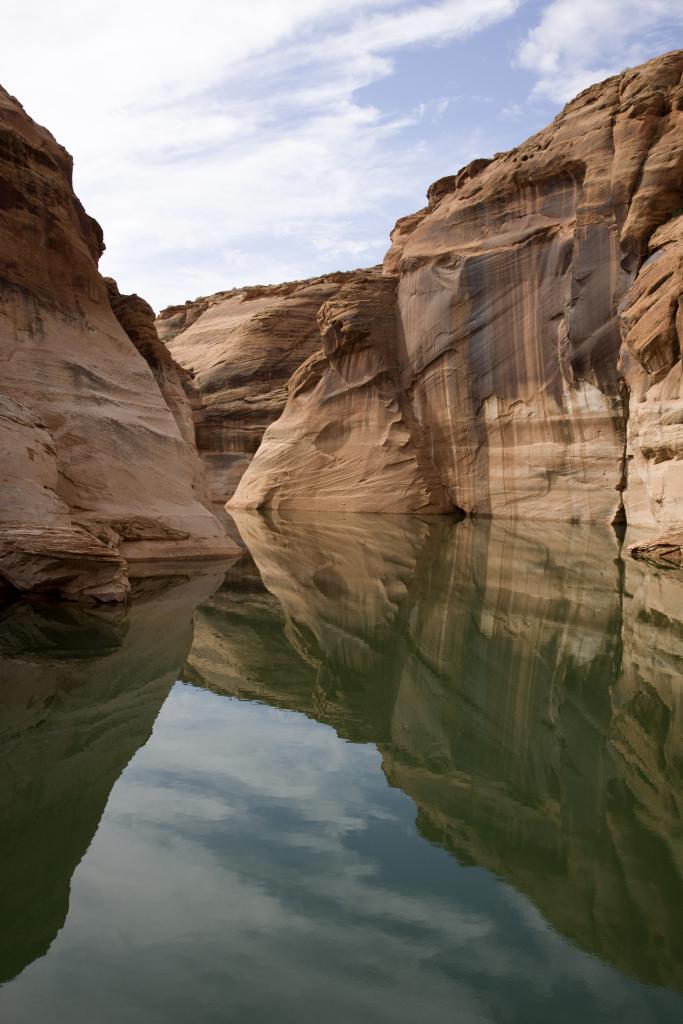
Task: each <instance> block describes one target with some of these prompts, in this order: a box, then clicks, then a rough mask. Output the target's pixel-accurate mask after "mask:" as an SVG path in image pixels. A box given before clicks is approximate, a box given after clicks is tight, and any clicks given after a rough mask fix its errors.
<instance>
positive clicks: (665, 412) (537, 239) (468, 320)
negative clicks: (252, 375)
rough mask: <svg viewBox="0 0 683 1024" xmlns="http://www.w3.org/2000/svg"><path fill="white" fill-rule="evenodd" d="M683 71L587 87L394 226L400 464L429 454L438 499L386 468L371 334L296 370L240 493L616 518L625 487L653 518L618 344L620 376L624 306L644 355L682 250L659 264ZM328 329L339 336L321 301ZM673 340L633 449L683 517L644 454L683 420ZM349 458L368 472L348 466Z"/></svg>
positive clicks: (678, 202) (672, 67)
mask: <svg viewBox="0 0 683 1024" xmlns="http://www.w3.org/2000/svg"><path fill="white" fill-rule="evenodd" d="M682 73H683V52H681V51H678V52H674V53H670V54H666V55H664V56H662V57H660V58H657V59H656V60H653V61H650V62H648V63H647V64H644V65H642V66H641V67H639V68H636V69H632V70H629V71H625V72H624V73H623V74H621V75H616V76H614V77H613V78H610V79H608V80H606V81H605V82H602V83H600V84H598V85H595V86H592V87H591V88H589V89H587V90H585V91H584V92H583V93H581V94H580V95H579V96H578V97H577V98H576V99H575V100H574V101H573V102H571V103H569V104H568V105H567V106H566V107H565V109H564V110H563V111H562V112H561V113H560V114H559V115H558V116H557V117H556V118H555V120H554V121H553V123H552V124H551V125H549V126H548V127H547V128H546V129H544V130H543V131H541V132H539V133H538V134H537V135H535V136H533V137H532V138H531V139H529V140H528V141H527V142H525V143H523V144H522V145H521V146H519V147H518V148H517V149H515V150H512V151H510V152H509V153H502V154H497V155H496V156H495V157H494V158H493V159H492V160H479V161H474V162H473V163H472V164H470V165H468V166H467V167H466V168H463V169H462V171H460V172H459V173H458V174H454V175H450V176H447V177H445V178H442V179H440V180H439V181H438V182H436V183H435V184H434V185H433V186H432V187H431V188H430V190H429V193H428V206H427V207H426V208H425V209H423V210H420V211H418V212H417V213H416V214H413V215H411V216H409V217H404V218H402V219H401V220H400V221H399V222H398V223H397V225H396V228H395V229H394V231H393V232H392V236H391V237H392V245H391V248H390V250H389V253H388V254H387V258H386V261H385V268H384V269H385V274H386V276H387V277H388V278H389V279H390V280H395V281H396V310H395V313H394V314H393V316H394V321H393V332H392V335H393V336H392V339H391V346H389V347H390V348H391V359H392V365H393V373H392V388H393V395H394V401H395V402H396V404H397V406H400V409H401V415H402V417H404V419H405V421H406V423H407V422H408V421H410V425H409V427H408V431H407V432H408V434H409V435H410V440H409V441H407V442H406V444H405V447H404V449H403V452H404V456H405V458H406V462H407V461H408V453H409V452H413V453H414V457H415V459H416V460H417V458H418V455H417V453H418V452H419V462H420V467H421V475H422V477H423V479H424V481H425V486H426V491H427V492H428V494H429V499H428V500H425V501H424V503H423V504H422V505H421V506H419V502H418V501H416V490H415V487H413V486H407V487H404V486H402V485H400V486H399V487H395V486H394V482H393V480H390V478H391V477H393V476H394V475H395V474H396V472H397V466H396V462H395V461H394V460H392V459H391V458H387V456H388V454H389V453H388V451H387V447H386V445H385V443H384V440H385V438H384V433H383V431H384V428H385V425H386V420H385V419H384V418H383V417H382V416H377V415H376V412H377V406H376V404H374V403H372V402H369V401H368V393H369V387H368V385H367V383H366V382H365V381H364V377H363V374H364V373H366V374H367V373H368V372H369V373H371V374H372V373H376V372H377V368H378V366H380V365H382V359H383V357H384V350H382V349H381V346H382V345H385V349H386V343H385V342H384V341H383V342H381V343H374V342H373V343H371V344H378V351H377V352H376V353H375V357H374V361H373V359H372V358H371V356H370V354H369V352H368V348H369V347H370V346H369V344H368V337H369V336H370V334H371V333H372V332H371V329H370V327H369V326H368V331H366V332H365V333H364V334H363V336H362V337H361V336H360V335H359V334H356V335H355V337H354V335H353V334H352V332H350V333H349V336H348V344H347V345H346V346H345V348H344V356H343V358H342V357H341V356H337V357H335V358H330V356H329V354H328V353H329V351H330V346H329V344H328V343H327V342H326V341H325V340H323V345H322V351H319V352H318V354H317V355H315V356H312V357H311V358H310V360H309V362H308V363H307V364H306V365H305V367H304V368H302V369H301V371H300V372H299V373H297V375H295V377H294V378H293V379H292V382H291V386H290V390H289V397H288V402H287V406H286V408H285V410H284V412H283V414H282V417H281V419H280V420H279V421H278V422H277V423H276V424H275V425H274V426H273V427H271V428H270V429H269V430H268V431H267V432H266V434H265V436H264V439H263V442H262V448H261V450H260V452H259V454H258V455H257V457H256V459H255V460H254V462H253V463H252V464H251V466H250V468H249V470H248V471H247V473H246V474H245V476H244V477H243V479H242V481H241V483H240V486H239V488H238V490H237V493H236V495H235V498H234V499H233V504H234V505H237V506H244V505H249V506H251V505H263V506H269V505H270V506H277V505H279V506H281V507H291V508H295V507H305V506H307V505H308V506H309V507H318V508H328V509H368V510H373V509H374V510H386V509H387V508H388V507H391V508H392V510H394V511H395V510H402V511H413V510H414V509H415V508H416V507H422V508H423V510H425V511H439V510H442V509H443V508H444V507H450V508H456V507H457V508H460V509H463V510H464V511H465V512H467V513H471V514H476V515H486V516H491V515H495V516H504V517H507V518H525V519H539V520H567V519H571V520H580V521H595V522H604V523H611V522H613V521H620V520H622V519H623V517H624V508H623V501H622V493H623V492H624V489H625V488H626V487H627V485H628V491H627V502H628V504H629V506H630V509H631V511H633V510H638V513H637V515H636V516H635V519H636V520H640V519H642V518H647V516H643V515H641V512H640V509H642V508H643V507H644V504H645V503H646V502H645V499H644V498H643V497H642V496H641V495H639V493H638V490H639V489H638V486H637V485H636V481H635V478H634V477H633V476H632V473H633V470H634V469H636V468H638V466H637V465H629V466H627V459H626V454H627V453H626V422H627V415H628V409H629V403H628V392H629V389H631V388H632V387H635V386H640V385H638V384H637V382H636V381H635V380H634V376H637V374H636V372H635V371H632V370H631V369H629V368H628V367H626V361H625V357H624V355H623V352H622V360H621V364H622V368H623V371H620V369H619V366H618V364H619V351H620V345H621V334H620V323H619V314H618V307H619V303H620V301H622V300H623V301H622V307H621V332H622V333H625V335H626V336H627V337H625V340H624V347H625V348H627V349H629V351H630V349H631V348H633V350H634V352H636V351H637V350H638V349H639V348H640V347H642V344H643V343H641V341H640V340H638V338H639V337H640V334H643V336H645V335H648V336H649V334H652V331H653V330H654V328H652V326H651V325H650V326H648V321H647V318H646V320H644V321H643V324H642V325H641V326H638V323H637V321H638V319H639V316H640V313H641V308H642V307H644V306H646V305H647V303H648V302H652V296H651V295H650V292H651V288H652V286H653V274H654V271H653V270H652V269H651V266H652V265H651V264H650V263H645V265H644V266H643V273H644V274H645V277H644V278H643V280H642V283H640V284H639V281H640V278H639V277H637V275H638V271H639V270H640V268H641V264H642V263H643V260H644V259H645V257H646V256H647V251H648V245H649V244H652V245H654V246H656V247H659V250H663V249H666V250H667V252H668V251H669V250H671V252H670V253H669V255H666V254H664V255H662V256H661V258H660V259H661V260H669V261H672V260H674V259H677V258H678V257H676V256H675V251H677V248H676V247H677V244H678V243H677V242H676V241H675V240H673V239H671V237H670V233H669V235H666V234H663V233H662V229H661V225H662V224H664V223H665V222H666V221H667V220H669V219H670V218H671V216H672V215H673V214H674V213H675V212H676V210H678V209H679V208H681V207H683V109H682V108H683V101H682V96H683V87H682V86H681V75H682ZM657 229H660V231H659V232H658V231H657ZM659 250H658V251H659ZM674 250H675V251H674ZM661 265H662V266H663V265H664V264H663V263H662V264H661ZM634 281H635V282H636V283H635V284H634ZM668 281H669V283H668V284H667V283H666V281H665V280H662V281H661V282H660V284H659V285H658V287H660V288H661V289H663V291H662V295H663V296H664V297H663V298H662V299H661V301H660V300H658V304H657V306H656V308H654V309H653V311H652V317H653V318H654V320H655V321H656V323H657V324H659V323H660V318H661V317H664V319H666V317H669V313H670V310H671V308H672V307H671V302H673V301H674V293H676V294H677V290H678V291H679V290H680V289H679V288H678V285H677V284H676V283H675V282H674V281H672V280H671V279H668ZM348 288H353V292H352V294H350V293H349V292H348V291H347V290H346V289H344V290H343V291H342V292H340V293H339V296H338V297H337V298H338V300H339V301H341V300H342V297H343V296H348V299H349V313H348V315H349V317H350V318H351V319H353V318H354V317H356V316H357V313H356V312H355V310H360V309H362V308H363V307H364V306H365V308H367V309H370V308H371V307H372V305H373V301H374V300H373V293H374V292H375V291H376V289H377V285H376V283H375V281H374V279H373V278H372V276H368V277H367V278H366V281H365V283H363V282H362V281H361V280H360V279H358V280H357V281H356V283H355V284H353V285H349V286H348ZM629 289H631V290H630V291H629ZM363 291H366V292H367V296H364V295H363V294H362V293H363ZM627 292H628V295H627ZM388 295H389V289H387V296H388ZM639 296H640V298H639ZM335 301H337V299H335ZM351 307H353V309H352V308H351ZM344 315H345V314H341V316H340V320H341V321H342V322H343V320H344ZM391 318H392V313H391V312H390V310H389V308H388V305H387V304H384V303H383V304H381V312H380V314H379V320H378V323H377V329H378V335H380V336H382V337H384V336H385V334H386V333H388V332H389V328H388V324H389V322H390V321H391ZM662 323H663V321H662ZM321 326H322V330H323V332H325V331H328V332H329V329H330V325H329V324H328V322H327V319H326V316H325V314H324V311H321ZM658 330H659V328H657V329H656V330H655V331H654V333H655V334H657V331H658ZM667 330H668V328H667ZM383 332H384V333H383ZM664 333H666V330H665V331H664ZM674 333H675V332H674ZM653 337H654V336H653ZM667 337H668V339H669V340H668V341H665V339H664V338H663V337H662V339H660V341H661V345H660V348H661V349H662V352H663V351H664V349H666V350H667V353H668V354H667V355H665V356H663V357H662V358H665V359H668V360H669V363H667V364H666V365H667V366H668V371H667V372H669V373H670V374H671V376H670V377H669V378H668V379H667V381H666V382H662V383H661V384H660V383H659V378H657V389H656V390H654V391H652V392H651V393H650V395H649V398H648V401H647V403H646V407H644V408H643V409H642V410H641V412H640V413H638V414H637V415H638V416H639V417H640V418H641V419H643V424H642V426H641V425H636V426H634V428H633V429H632V430H631V432H630V437H629V455H633V456H634V458H633V460H632V459H629V460H628V461H629V463H630V462H632V461H634V462H635V463H637V460H638V459H641V461H642V460H645V461H646V462H647V463H648V465H647V472H646V471H645V468H644V463H643V464H641V465H640V468H639V472H640V473H641V475H643V474H645V475H649V476H650V477H652V478H653V479H652V480H651V481H650V482H649V483H647V484H645V491H646V492H647V489H648V487H649V488H650V491H651V492H652V493H651V495H650V497H648V498H647V501H648V502H649V503H650V504H652V502H653V501H655V502H656V501H657V500H658V497H661V495H659V494H657V491H658V489H659V490H660V491H661V490H662V488H663V489H664V490H665V491H666V492H667V493H666V495H665V496H664V498H663V505H664V506H668V511H667V512H665V513H664V518H663V519H662V517H661V516H660V517H659V518H658V519H657V521H662V522H671V521H673V520H676V519H680V518H681V513H680V493H679V492H680V487H679V484H678V482H677V481H678V466H676V467H674V466H673V461H672V460H673V458H674V456H673V455H667V459H668V465H666V466H665V465H663V463H661V464H660V463H657V465H659V466H660V468H659V469H656V468H655V469H653V465H654V461H655V460H654V459H653V457H652V456H651V455H650V454H648V453H649V452H650V448H651V442H652V438H656V444H655V447H656V449H657V453H658V454H657V457H659V456H662V455H663V454H664V453H663V451H662V448H661V438H662V436H663V434H666V435H667V438H669V436H673V435H674V434H676V431H677V430H678V427H679V424H678V423H675V422H674V421H673V420H670V416H672V415H674V416H677V413H676V412H675V410H673V411H672V406H671V405H667V407H666V409H665V408H664V405H663V404H662V403H663V402H665V401H666V402H668V403H674V405H675V402H676V401H678V391H677V390H676V394H675V396H674V390H675V389H677V388H679V387H680V369H676V367H675V366H674V365H673V363H675V362H676V361H677V359H678V356H676V355H675V352H676V351H678V350H677V349H676V344H677V343H676V341H675V338H674V335H673V334H672V332H671V330H668V335H667ZM653 343H654V342H653ZM649 344H650V343H649V342H648V345H649ZM657 344H659V342H657ZM354 346H355V347H354ZM667 346H668V347H667ZM646 347H647V345H646ZM650 347H651V346H650ZM655 347H657V345H655ZM356 349H357V351H356ZM633 358H636V360H637V358H638V357H637V356H634V357H633ZM643 358H645V359H652V358H654V356H652V355H651V354H650V355H648V354H645V355H643ZM672 360H673V363H672V362H671V361H672ZM371 364H372V368H371V369H369V370H368V367H370V365H371ZM670 364H671V365H670ZM662 365H663V364H662ZM657 367H659V364H657ZM657 367H655V370H656V372H657V373H660V372H661V367H659V368H657ZM622 372H623V376H622ZM643 372H645V370H644V369H643ZM648 372H649V371H648ZM624 377H625V380H624ZM342 380H343V383H342ZM650 383H653V382H652V381H651V382H650ZM340 386H341V387H343V388H344V389H345V397H344V399H343V400H342V399H341V395H340V390H339V389H340ZM399 396H400V397H399ZM380 401H384V403H385V407H386V401H385V399H384V397H382V398H381V399H380ZM316 406H317V409H316ZM316 428H317V429H319V430H321V431H323V430H324V433H323V435H322V436H323V438H324V437H325V436H328V437H329V438H333V437H334V438H335V442H334V443H335V444H339V448H338V449H337V450H335V451H332V450H330V451H328V452H327V453H326V454H327V456H328V458H327V461H325V459H324V458H323V457H322V456H321V455H319V454H318V453H317V452H316V451H315V436H316ZM641 433H642V434H643V443H641V441H638V439H637V438H638V437H640V435H641ZM676 436H677V435H676ZM667 443H668V441H667ZM636 448H637V449H638V454H637V455H634V453H635V452H636ZM345 451H346V452H348V454H349V459H348V461H349V462H351V461H354V462H355V473H351V474H349V473H348V470H347V467H346V465H345V460H344V453H345ZM653 451H654V449H653ZM667 451H668V448H667ZM340 452H341V455H340V454H339V453H340ZM361 452H363V453H364V456H365V458H364V459H363V460H361V462H362V464H359V453H361ZM335 460H336V461H337V464H336V465H335ZM678 465H679V466H680V465H683V462H679V464H678ZM627 475H628V480H627ZM660 477H661V478H662V479H659V478H660ZM664 478H666V483H664V482H663V480H664ZM435 479H438V480H440V483H441V486H440V488H438V490H440V495H439V497H436V489H435V488H434V487H433V485H432V481H433V480H435ZM382 481H384V483H383V482H382ZM389 492H391V493H393V495H394V503H393V504H392V505H391V506H389V505H387V500H386V496H387V494H388V493H389ZM311 502H313V505H311ZM649 515H651V514H650V513H649Z"/></svg>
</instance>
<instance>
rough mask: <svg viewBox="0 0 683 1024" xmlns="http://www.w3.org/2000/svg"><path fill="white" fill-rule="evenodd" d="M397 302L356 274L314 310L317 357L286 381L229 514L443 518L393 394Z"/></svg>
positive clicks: (444, 501)
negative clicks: (268, 509) (282, 401)
mask: <svg viewBox="0 0 683 1024" xmlns="http://www.w3.org/2000/svg"><path fill="white" fill-rule="evenodd" d="M395 293H396V282H395V280H394V279H393V278H391V277H381V276H379V275H377V274H367V275H360V274H358V275H356V276H355V277H354V279H353V281H351V282H349V283H347V284H344V285H343V286H342V287H341V288H340V290H339V291H338V292H337V294H336V295H335V296H334V297H333V298H331V299H328V301H327V302H326V303H325V305H324V306H323V307H322V308H321V310H320V312H319V314H318V324H319V327H320V332H321V335H322V351H320V352H316V353H315V354H314V355H312V356H310V357H309V359H307V361H306V362H305V363H304V364H303V366H301V367H300V368H299V370H297V372H296V373H295V374H294V376H293V377H292V379H291V380H290V382H289V385H288V401H287V405H286V407H285V410H284V412H283V414H282V416H281V417H280V419H279V420H277V422H276V423H274V424H273V425H272V426H271V427H269V428H268V430H267V432H266V434H265V436H264V438H263V441H262V443H261V447H260V448H259V450H258V452H257V454H256V457H255V459H254V461H253V463H252V464H251V465H250V467H249V471H248V473H247V475H246V477H245V479H244V480H243V481H242V483H241V485H240V487H239V489H238V491H237V494H236V495H235V496H234V498H232V500H231V501H230V502H229V507H231V508H233V507H238V508H239V507H241V508H261V507H262V506H264V505H268V506H272V507H274V508H308V509H329V508H334V509H338V510H340V511H345V512H364V511H368V512H445V511H447V510H448V509H449V507H450V503H449V501H448V497H447V495H446V494H445V492H444V490H443V487H442V485H441V481H440V479H439V476H438V474H437V473H436V471H435V468H434V464H433V462H432V460H431V457H430V453H429V451H428V450H427V445H426V439H425V436H424V433H423V431H422V428H421V426H420V425H419V423H418V422H417V419H416V417H415V414H414V411H413V407H412V405H411V403H410V401H409V399H408V397H407V395H406V393H405V391H404V390H403V388H402V387H401V384H400V380H399V372H400V371H399V354H398V351H397V343H396V336H397V328H398V323H397V317H396V307H395Z"/></svg>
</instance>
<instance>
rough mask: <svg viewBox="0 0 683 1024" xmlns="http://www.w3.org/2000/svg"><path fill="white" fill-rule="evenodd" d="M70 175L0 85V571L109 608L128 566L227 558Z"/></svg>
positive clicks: (153, 354)
mask: <svg viewBox="0 0 683 1024" xmlns="http://www.w3.org/2000/svg"><path fill="white" fill-rule="evenodd" d="M71 172H72V163H71V157H70V156H69V155H68V153H66V151H65V150H64V149H63V148H62V147H61V146H60V145H58V143H57V142H56V141H55V140H54V138H53V137H52V136H51V135H50V133H49V132H48V131H47V130H46V129H44V128H41V127H40V126H38V125H37V124H35V123H34V122H33V121H32V120H31V119H30V118H29V117H28V115H27V114H26V113H25V111H24V110H23V108H22V107H21V106H20V104H19V103H18V102H17V101H16V100H15V99H14V98H13V97H11V96H10V95H9V94H8V93H7V92H5V91H4V90H1V89H0V357H1V358H2V364H3V376H2V381H1V382H0V451H1V452H2V453H3V458H2V463H1V464H0V487H1V497H0V577H2V578H3V579H5V580H8V581H9V583H10V584H12V586H14V587H15V588H16V589H18V590H20V591H40V592H50V593H56V594H59V595H61V596H63V597H68V598H78V599H88V600H99V601H116V600H122V599H124V598H125V597H126V594H127V592H128V589H129V587H128V579H127V577H128V570H127V567H128V564H129V563H134V562H143V561H157V560H159V559H166V560H168V559H171V560H176V559H179V558H180V559H181V558H198V557H200V558H205V557H226V556H231V555H233V554H234V553H235V549H234V546H233V545H232V543H231V542H230V541H228V540H227V539H226V537H225V534H224V531H223V529H222V527H221V526H220V524H219V523H218V521H217V520H216V518H215V517H214V516H213V514H212V513H211V512H210V511H209V510H208V508H207V507H206V506H205V504H203V503H202V501H203V495H202V493H201V488H200V487H199V485H198V481H199V480H200V478H201V467H200V464H199V460H198V456H197V453H196V450H195V448H194V443H193V442H192V440H191V435H190V432H189V430H188V429H185V436H183V427H182V420H183V415H185V419H186V421H188V414H181V413H180V412H179V409H178V402H179V401H180V400H181V399H182V401H184V398H182V389H181V388H180V387H179V386H175V385H173V384H172V383H171V382H170V380H167V381H166V383H167V384H168V385H169V386H168V387H166V388H164V386H163V382H162V381H161V379H160V377H164V378H168V377H169V376H172V374H171V371H170V364H171V360H170V359H169V357H168V355H167V353H164V352H162V350H161V348H157V349H154V344H153V338H152V337H151V336H149V330H150V329H151V331H153V324H152V321H151V320H149V322H148V342H147V343H146V344H139V343H137V342H136V344H137V348H138V351H136V346H135V345H134V344H132V343H131V337H130V336H129V334H128V333H126V331H128V329H129V326H130V334H131V335H132V334H133V333H134V330H135V328H136V324H138V322H139V320H140V318H139V316H138V319H137V321H135V317H134V316H132V315H129V318H128V319H129V320H130V324H129V323H126V322H124V321H122V322H124V327H125V328H126V329H125V330H124V328H122V326H121V325H120V323H119V322H118V320H117V318H116V316H115V315H114V312H113V311H112V306H111V304H110V301H109V297H108V293H107V286H106V284H105V281H104V279H103V278H102V277H101V276H100V274H99V273H98V270H97V262H98V259H99V257H100V255H101V253H102V251H103V248H104V246H103V241H102V232H101V230H100V228H99V226H98V225H97V223H96V222H95V221H94V220H92V218H90V217H88V216H87V214H86V213H85V211H84V210H83V207H82V206H81V204H80V203H79V201H78V199H77V198H76V196H75V195H74V192H73V188H72V184H71ZM119 299H121V301H123V297H119ZM117 301H118V300H117ZM115 304H116V302H115ZM130 313H131V311H130V308H129V314H130ZM138 313H139V310H138ZM136 315H137V314H136ZM143 319H144V318H143ZM133 321H135V323H133ZM157 345H158V342H157ZM155 358H157V359H158V360H159V365H158V366H157V365H155ZM150 367H151V368H150ZM155 377H156V380H155ZM157 381H159V384H157ZM160 387H161V388H162V390H163V391H164V393H163V394H162V390H160ZM174 388H175V390H174Z"/></svg>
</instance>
